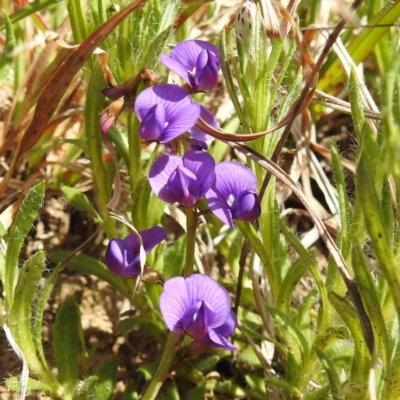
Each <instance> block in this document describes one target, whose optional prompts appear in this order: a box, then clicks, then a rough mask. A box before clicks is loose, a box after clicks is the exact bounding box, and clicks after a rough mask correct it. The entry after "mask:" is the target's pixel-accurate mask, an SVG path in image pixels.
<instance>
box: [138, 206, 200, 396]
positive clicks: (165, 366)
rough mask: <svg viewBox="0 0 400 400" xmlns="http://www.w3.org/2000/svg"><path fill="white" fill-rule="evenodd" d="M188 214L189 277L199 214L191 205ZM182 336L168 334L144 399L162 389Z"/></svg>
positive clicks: (187, 250) (187, 270) (186, 274)
mask: <svg viewBox="0 0 400 400" xmlns="http://www.w3.org/2000/svg"><path fill="white" fill-rule="evenodd" d="M184 212H185V214H186V231H187V241H186V259H185V265H184V267H183V276H184V277H185V278H187V277H188V276H190V275H191V274H192V273H193V265H194V250H195V244H196V230H197V225H198V215H197V211H196V209H194V208H193V209H192V208H189V207H185V208H184ZM181 337H182V335H181V334H180V333H173V332H170V333H169V335H168V339H167V342H166V343H165V347H164V351H163V354H162V356H161V361H160V364H159V365H158V368H157V371H156V373H155V375H154V377H153V379H152V381H151V383H150V385H149V387H148V388H147V390H146V393H145V394H144V395H143V397H142V400H152V399H155V398H156V397H157V394H158V392H159V390H160V389H161V386H162V384H163V383H164V380H165V379H166V378H167V376H168V371H169V368H170V366H171V363H172V359H173V358H174V355H175V353H176V351H177V350H178V346H177V345H178V343H179V339H180V338H181Z"/></svg>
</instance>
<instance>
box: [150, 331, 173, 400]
mask: <svg viewBox="0 0 400 400" xmlns="http://www.w3.org/2000/svg"><path fill="white" fill-rule="evenodd" d="M180 336H181V335H180V333H173V332H170V333H169V335H168V339H167V342H166V343H165V347H164V352H163V355H162V357H161V361H160V364H159V365H158V368H157V371H156V373H155V375H154V377H153V379H152V381H151V383H150V385H149V387H148V388H147V390H146V393H145V394H144V395H143V397H142V400H153V399H156V398H157V395H158V392H159V391H160V389H161V386H162V384H163V383H164V380H165V379H166V377H167V375H168V370H169V367H170V365H171V362H172V359H173V357H174V355H175V353H176V345H177V343H178V342H179V338H180Z"/></svg>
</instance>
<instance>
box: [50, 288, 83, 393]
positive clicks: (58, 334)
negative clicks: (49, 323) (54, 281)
mask: <svg viewBox="0 0 400 400" xmlns="http://www.w3.org/2000/svg"><path fill="white" fill-rule="evenodd" d="M80 323H81V321H80V316H79V309H78V306H77V304H76V303H75V301H74V299H73V297H72V296H67V297H66V298H65V300H64V301H63V302H62V303H61V305H60V307H59V309H58V311H57V315H56V320H55V324H54V337H53V347H54V355H55V359H56V364H57V368H58V375H59V378H60V382H61V384H62V385H63V386H64V387H65V390H66V393H69V394H70V395H71V394H72V393H74V391H75V388H76V385H77V383H78V350H79V326H80Z"/></svg>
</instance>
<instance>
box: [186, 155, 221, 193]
mask: <svg viewBox="0 0 400 400" xmlns="http://www.w3.org/2000/svg"><path fill="white" fill-rule="evenodd" d="M183 165H184V166H185V167H186V168H187V169H188V170H190V171H192V172H193V173H194V174H195V175H196V177H197V181H198V184H199V193H198V196H199V197H201V196H204V195H205V194H206V192H207V191H208V189H210V187H211V185H212V183H213V181H214V175H215V161H214V159H213V158H212V156H210V155H209V154H208V153H205V152H203V151H189V152H187V153H185V155H184V156H183Z"/></svg>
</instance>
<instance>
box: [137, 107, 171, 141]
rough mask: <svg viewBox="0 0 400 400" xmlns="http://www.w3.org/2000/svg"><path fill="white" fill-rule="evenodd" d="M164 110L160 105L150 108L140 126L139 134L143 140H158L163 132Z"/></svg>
mask: <svg viewBox="0 0 400 400" xmlns="http://www.w3.org/2000/svg"><path fill="white" fill-rule="evenodd" d="M164 127H165V110H164V107H163V105H162V104H155V105H154V106H153V107H151V108H150V109H149V110H148V112H147V113H146V115H145V116H144V118H143V119H142V123H141V124H140V128H139V134H140V136H141V138H142V139H144V140H159V139H160V137H161V135H162V134H163V132H164Z"/></svg>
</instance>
